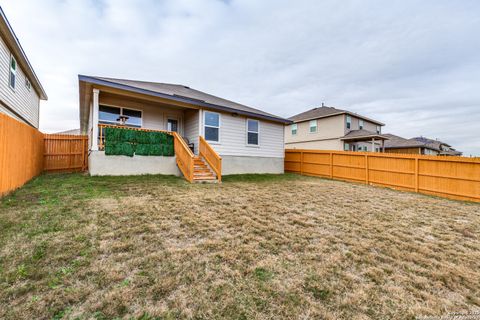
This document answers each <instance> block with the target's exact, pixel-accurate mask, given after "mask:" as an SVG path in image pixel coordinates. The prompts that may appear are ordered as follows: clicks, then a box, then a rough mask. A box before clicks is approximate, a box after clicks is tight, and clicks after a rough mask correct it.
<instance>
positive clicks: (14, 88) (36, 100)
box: [0, 7, 47, 129]
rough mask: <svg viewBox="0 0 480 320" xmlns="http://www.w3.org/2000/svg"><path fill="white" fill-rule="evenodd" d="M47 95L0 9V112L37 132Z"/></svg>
mask: <svg viewBox="0 0 480 320" xmlns="http://www.w3.org/2000/svg"><path fill="white" fill-rule="evenodd" d="M40 100H47V94H46V93H45V90H44V89H43V87H42V84H41V83H40V81H39V80H38V78H37V76H36V74H35V71H34V70H33V68H32V66H31V65H30V62H29V61H28V58H27V55H26V54H25V52H24V51H23V49H22V46H21V45H20V42H19V41H18V38H17V36H16V35H15V33H14V32H13V29H12V27H11V25H10V23H9V22H8V20H7V17H6V16H5V13H4V12H3V9H2V8H1V7H0V112H1V113H4V114H7V115H9V116H11V117H13V118H15V119H17V120H19V121H21V122H24V123H26V124H28V125H30V126H32V127H35V128H37V129H38V126H39V113H40V110H39V109H40Z"/></svg>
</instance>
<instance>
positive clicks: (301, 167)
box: [300, 151, 303, 175]
mask: <svg viewBox="0 0 480 320" xmlns="http://www.w3.org/2000/svg"><path fill="white" fill-rule="evenodd" d="M300 174H301V175H303V151H300Z"/></svg>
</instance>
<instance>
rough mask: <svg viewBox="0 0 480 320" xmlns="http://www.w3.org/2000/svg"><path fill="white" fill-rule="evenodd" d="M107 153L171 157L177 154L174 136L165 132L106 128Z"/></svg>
mask: <svg viewBox="0 0 480 320" xmlns="http://www.w3.org/2000/svg"><path fill="white" fill-rule="evenodd" d="M105 154H106V155H125V156H129V157H133V155H134V154H137V155H142V156H146V155H151V156H162V155H163V156H167V157H171V156H174V155H175V150H174V138H173V136H172V135H170V134H167V133H165V132H155V131H138V130H130V129H122V128H105Z"/></svg>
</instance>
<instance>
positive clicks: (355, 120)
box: [343, 115, 381, 134]
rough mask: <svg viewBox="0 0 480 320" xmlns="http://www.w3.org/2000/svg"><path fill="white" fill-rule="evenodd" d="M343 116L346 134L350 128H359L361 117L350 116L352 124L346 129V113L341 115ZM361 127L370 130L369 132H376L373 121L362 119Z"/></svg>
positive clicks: (375, 125)
mask: <svg viewBox="0 0 480 320" xmlns="http://www.w3.org/2000/svg"><path fill="white" fill-rule="evenodd" d="M343 116H344V119H345V134H347V133H348V131H350V130H359V129H360V120H361V118H357V117H355V116H350V117H351V118H352V125H351V127H350V130H348V129H347V126H346V121H347V116H346V115H343ZM363 129H364V130H368V131H371V132H377V124H375V123H373V122H370V121H368V120H363ZM380 130H381V129H380Z"/></svg>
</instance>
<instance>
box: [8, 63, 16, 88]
mask: <svg viewBox="0 0 480 320" xmlns="http://www.w3.org/2000/svg"><path fill="white" fill-rule="evenodd" d="M16 78H17V60H15V58H14V57H13V56H10V76H9V79H8V84H9V85H10V88H12V89H15V82H16Z"/></svg>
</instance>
